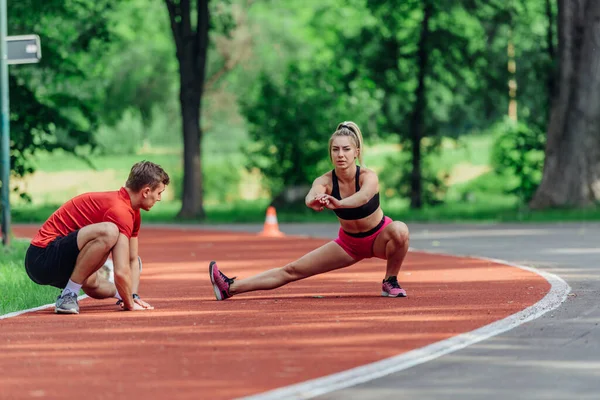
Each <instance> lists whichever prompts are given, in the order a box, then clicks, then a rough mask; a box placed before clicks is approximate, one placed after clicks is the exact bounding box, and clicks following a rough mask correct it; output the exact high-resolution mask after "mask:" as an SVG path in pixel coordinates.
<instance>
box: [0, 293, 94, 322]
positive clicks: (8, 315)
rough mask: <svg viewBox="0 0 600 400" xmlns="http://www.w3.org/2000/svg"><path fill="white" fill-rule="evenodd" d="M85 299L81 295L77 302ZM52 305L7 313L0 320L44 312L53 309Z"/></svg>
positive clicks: (84, 295) (85, 297)
mask: <svg viewBox="0 0 600 400" xmlns="http://www.w3.org/2000/svg"><path fill="white" fill-rule="evenodd" d="M87 297H88V295H87V294H83V295H81V296H79V297H78V298H77V300H78V301H81V300H83V299H87ZM54 305H55V304H54V303H52V304H44V305H43V306H39V307H35V308H30V309H28V310H21V311H15V312H11V313H8V314H4V315H0V319H7V318H12V317H16V316H19V315H21V314H26V313H30V312H34V311H40V310H45V309H47V308H50V307H54Z"/></svg>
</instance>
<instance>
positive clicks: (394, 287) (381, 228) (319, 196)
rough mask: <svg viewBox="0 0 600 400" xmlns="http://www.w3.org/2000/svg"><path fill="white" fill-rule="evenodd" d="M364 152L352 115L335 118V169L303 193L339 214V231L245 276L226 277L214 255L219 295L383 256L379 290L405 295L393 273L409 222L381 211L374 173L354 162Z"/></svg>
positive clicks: (332, 151) (332, 153)
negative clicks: (316, 245) (279, 263)
mask: <svg viewBox="0 0 600 400" xmlns="http://www.w3.org/2000/svg"><path fill="white" fill-rule="evenodd" d="M363 153H364V147H363V138H362V133H361V131H360V129H359V127H358V126H357V125H356V124H355V123H354V122H351V121H347V122H342V123H341V124H339V125H338V127H337V129H336V130H335V132H334V133H333V135H332V136H331V138H330V139H329V156H330V159H331V162H332V163H333V165H334V169H333V170H331V171H329V172H327V173H325V174H323V175H321V176H320V177H318V178H317V179H315V180H314V182H313V185H312V188H311V189H310V191H309V192H308V194H307V195H306V199H305V203H306V206H307V207H309V208H311V209H313V210H315V211H323V210H324V209H330V210H333V212H334V213H335V214H336V215H337V217H338V220H339V221H340V230H339V235H338V237H337V238H336V239H335V240H333V241H331V242H329V243H327V244H325V245H323V246H321V247H319V248H317V249H315V250H313V251H311V252H310V253H308V254H306V255H304V256H302V257H301V258H300V259H298V260H296V261H292V262H291V263H289V264H287V265H285V266H283V267H280V268H274V269H271V270H268V271H265V272H262V273H260V274H258V275H255V276H252V277H249V278H245V279H236V278H228V277H227V276H226V275H225V274H223V273H222V272H221V271H219V268H218V267H217V263H216V262H215V261H212V262H211V263H210V266H209V274H210V279H211V282H212V285H213V289H214V292H215V296H216V298H217V300H225V299H227V298H229V297H231V296H234V295H238V294H241V293H246V292H252V291H255V290H271V289H276V288H278V287H281V286H283V285H286V284H288V283H290V282H294V281H297V280H300V279H304V278H308V277H310V276H313V275H317V274H322V273H325V272H329V271H333V270H336V269H340V268H345V267H348V266H350V265H353V264H355V263H356V262H358V261H360V260H362V259H365V258H372V257H377V258H381V259H384V260H387V266H386V271H385V276H384V279H383V282H382V289H381V294H382V296H386V297H406V291H405V290H404V289H402V288H401V287H400V285H399V284H398V279H397V276H398V272H399V271H400V267H401V266H402V262H403V261H404V257H405V256H406V253H407V251H408V245H409V233H408V227H407V226H406V224H404V223H403V222H399V221H392V220H391V219H390V218H388V217H386V216H385V215H384V213H383V211H382V210H381V207H380V205H379V181H378V178H377V174H376V173H375V172H374V171H372V170H370V169H367V168H361V167H360V166H359V165H356V160H358V163H359V164H360V165H363V158H362V156H363Z"/></svg>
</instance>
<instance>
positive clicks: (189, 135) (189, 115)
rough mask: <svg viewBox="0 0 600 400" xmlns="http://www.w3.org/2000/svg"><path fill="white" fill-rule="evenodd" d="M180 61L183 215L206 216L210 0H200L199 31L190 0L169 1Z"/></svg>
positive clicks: (180, 212) (187, 216) (191, 216)
mask: <svg viewBox="0 0 600 400" xmlns="http://www.w3.org/2000/svg"><path fill="white" fill-rule="evenodd" d="M165 1H166V5H167V9H168V10H169V18H170V20H171V30H172V31H173V37H174V39H175V45H176V48H177V60H178V61H179V82H180V88H179V100H180V102H181V115H182V126H183V195H182V198H181V210H180V211H179V214H178V216H179V217H186V218H199V219H203V218H204V217H205V213H204V206H203V193H202V192H203V190H202V162H201V154H202V152H201V144H202V128H201V126H202V124H201V115H202V92H203V89H204V82H205V79H206V56H207V52H208V30H209V18H210V15H209V10H208V1H209V0H197V2H196V4H197V12H196V16H197V23H196V30H194V29H193V28H192V24H191V15H192V12H191V8H190V0H178V1H177V0H165Z"/></svg>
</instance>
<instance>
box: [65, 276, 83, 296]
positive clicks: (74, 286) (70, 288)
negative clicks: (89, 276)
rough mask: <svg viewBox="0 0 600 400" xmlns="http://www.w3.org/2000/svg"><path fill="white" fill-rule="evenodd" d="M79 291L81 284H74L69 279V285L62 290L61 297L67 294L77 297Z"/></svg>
mask: <svg viewBox="0 0 600 400" xmlns="http://www.w3.org/2000/svg"><path fill="white" fill-rule="evenodd" d="M80 289H81V284H79V283H75V282H73V281H72V280H70V279H69V283H67V286H66V287H65V288H64V289H63V291H62V294H61V296H64V295H65V294H67V293H69V292H70V293H75V294H76V295H79V290H80Z"/></svg>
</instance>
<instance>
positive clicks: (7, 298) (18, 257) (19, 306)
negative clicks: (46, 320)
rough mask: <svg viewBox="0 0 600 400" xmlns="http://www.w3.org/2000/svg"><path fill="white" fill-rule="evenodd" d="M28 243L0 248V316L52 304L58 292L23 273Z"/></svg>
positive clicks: (16, 242) (12, 244)
mask: <svg viewBox="0 0 600 400" xmlns="http://www.w3.org/2000/svg"><path fill="white" fill-rule="evenodd" d="M28 246H29V242H24V241H20V240H14V241H12V243H11V246H10V247H9V248H5V247H4V246H0V315H4V314H7V313H10V312H13V311H19V310H24V309H28V308H32V307H38V306H41V305H44V304H49V303H54V301H55V300H56V296H58V295H59V294H60V290H58V289H56V288H53V287H50V286H40V285H37V284H35V283H33V282H32V281H31V279H29V277H28V276H27V273H26V272H25V267H24V266H23V260H24V259H25V252H26V251H27V247H28Z"/></svg>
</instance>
